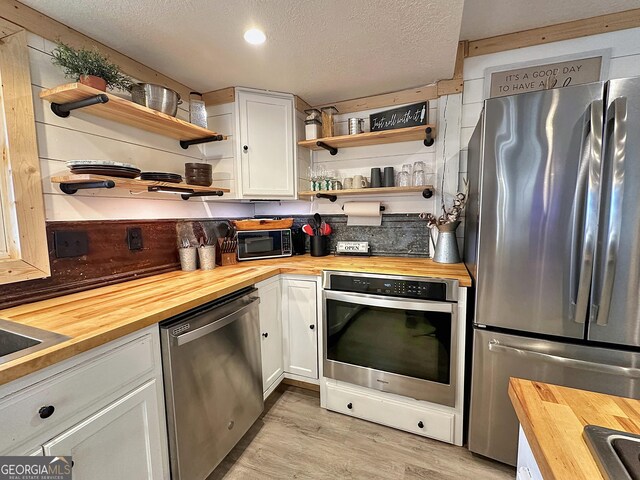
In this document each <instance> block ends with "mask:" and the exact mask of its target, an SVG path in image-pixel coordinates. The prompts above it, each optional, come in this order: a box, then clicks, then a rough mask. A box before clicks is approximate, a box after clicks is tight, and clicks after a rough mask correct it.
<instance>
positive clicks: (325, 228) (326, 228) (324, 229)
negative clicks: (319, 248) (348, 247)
mask: <svg viewBox="0 0 640 480" xmlns="http://www.w3.org/2000/svg"><path fill="white" fill-rule="evenodd" d="M332 232H333V230H332V229H331V225H329V224H328V223H327V222H322V225H320V235H331V233H332Z"/></svg>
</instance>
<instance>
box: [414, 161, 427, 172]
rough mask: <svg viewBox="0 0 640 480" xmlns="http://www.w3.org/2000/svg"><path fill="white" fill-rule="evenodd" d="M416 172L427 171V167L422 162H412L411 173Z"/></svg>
mask: <svg viewBox="0 0 640 480" xmlns="http://www.w3.org/2000/svg"><path fill="white" fill-rule="evenodd" d="M416 170H424V171H425V172H426V171H427V165H426V164H425V163H424V162H422V161H420V162H414V163H413V171H414V172H415V171H416Z"/></svg>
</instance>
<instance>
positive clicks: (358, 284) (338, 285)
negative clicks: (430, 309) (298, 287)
mask: <svg viewBox="0 0 640 480" xmlns="http://www.w3.org/2000/svg"><path fill="white" fill-rule="evenodd" d="M329 289H330V290H338V291H343V292H356V293H370V294H373V295H384V296H389V297H402V298H418V299H421V300H438V301H446V300H447V285H446V283H442V282H436V281H429V280H400V279H394V278H377V277H359V276H346V275H345V276H343V275H336V274H333V275H331V285H330V287H329Z"/></svg>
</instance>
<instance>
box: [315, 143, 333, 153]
mask: <svg viewBox="0 0 640 480" xmlns="http://www.w3.org/2000/svg"><path fill="white" fill-rule="evenodd" d="M316 145H317V146H318V147H320V148H324V149H325V150H328V151H329V153H330V154H331V155H337V154H338V149H337V148H336V147H332V146H331V145H327V144H326V143H324V142H321V141H317V142H316Z"/></svg>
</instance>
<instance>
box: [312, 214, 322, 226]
mask: <svg viewBox="0 0 640 480" xmlns="http://www.w3.org/2000/svg"><path fill="white" fill-rule="evenodd" d="M313 219H314V220H315V222H316V228H318V229H319V228H320V226H321V225H322V217H321V216H320V214H319V213H315V214H314V215H313Z"/></svg>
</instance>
